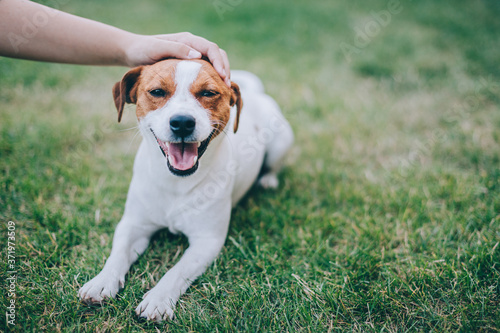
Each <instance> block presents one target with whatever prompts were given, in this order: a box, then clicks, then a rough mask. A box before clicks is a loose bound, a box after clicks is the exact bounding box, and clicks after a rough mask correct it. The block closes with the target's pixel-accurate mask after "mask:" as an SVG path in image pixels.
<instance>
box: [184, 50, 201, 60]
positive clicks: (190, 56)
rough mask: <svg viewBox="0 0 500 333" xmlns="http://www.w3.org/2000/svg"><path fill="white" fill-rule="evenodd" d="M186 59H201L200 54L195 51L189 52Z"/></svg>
mask: <svg viewBox="0 0 500 333" xmlns="http://www.w3.org/2000/svg"><path fill="white" fill-rule="evenodd" d="M187 57H188V59H196V58H201V53H200V52H198V51H195V50H189V53H188V55H187Z"/></svg>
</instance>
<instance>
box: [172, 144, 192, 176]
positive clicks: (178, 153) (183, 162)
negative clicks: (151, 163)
mask: <svg viewBox="0 0 500 333" xmlns="http://www.w3.org/2000/svg"><path fill="white" fill-rule="evenodd" d="M168 153H169V155H170V156H171V159H170V164H171V165H172V166H173V167H174V168H176V169H177V170H188V169H191V168H192V167H193V166H194V165H195V163H196V160H197V157H198V144H197V143H196V142H193V143H185V142H182V143H171V144H170V146H169V148H168Z"/></svg>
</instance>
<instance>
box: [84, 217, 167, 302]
mask: <svg viewBox="0 0 500 333" xmlns="http://www.w3.org/2000/svg"><path fill="white" fill-rule="evenodd" d="M157 229H158V228H157V227H155V226H154V225H152V224H147V223H138V221H137V220H136V219H133V218H130V217H128V216H126V215H125V216H124V217H123V218H122V220H121V221H120V223H118V226H117V227H116V230H115V235H114V237H113V248H112V250H111V255H110V256H109V258H108V260H106V264H105V265H104V268H103V269H102V271H101V272H100V273H99V274H98V275H96V276H95V277H94V278H93V279H92V280H90V281H89V282H87V283H86V284H85V285H84V286H83V287H82V288H81V289H80V291H79V292H78V296H79V297H80V299H81V300H82V301H83V302H85V303H87V304H95V303H99V304H100V303H102V301H103V300H105V299H106V298H114V297H115V296H116V293H117V292H118V291H119V290H120V288H123V284H124V282H125V275H126V274H127V272H128V270H129V268H130V266H131V265H132V263H133V262H134V261H135V260H136V259H137V258H138V257H139V255H140V254H142V253H143V252H144V250H145V249H146V248H147V246H148V244H149V239H150V237H151V235H152V234H153V233H154V232H155V231H156V230H157Z"/></svg>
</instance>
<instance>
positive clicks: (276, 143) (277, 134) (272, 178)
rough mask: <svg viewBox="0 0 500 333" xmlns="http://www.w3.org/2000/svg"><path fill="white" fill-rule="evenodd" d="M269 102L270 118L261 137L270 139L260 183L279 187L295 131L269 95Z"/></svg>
mask: <svg viewBox="0 0 500 333" xmlns="http://www.w3.org/2000/svg"><path fill="white" fill-rule="evenodd" d="M267 104H268V106H269V107H268V108H267V109H266V113H267V114H268V117H269V119H268V122H267V124H266V127H264V128H262V129H260V131H261V133H262V135H260V137H265V138H268V139H266V142H265V145H266V156H265V159H264V164H263V165H262V171H261V175H260V177H259V180H258V184H259V185H260V186H262V187H264V188H277V187H278V184H279V182H278V172H279V171H280V169H281V167H282V165H283V160H284V157H285V155H286V153H287V152H288V150H289V149H290V148H291V147H292V144H293V131H292V128H291V127H290V124H289V123H288V122H287V120H286V119H285V117H283V115H282V114H281V111H280V109H279V107H278V105H277V104H276V102H274V100H273V99H271V98H270V97H269V98H268V101H267ZM264 134H265V135H264Z"/></svg>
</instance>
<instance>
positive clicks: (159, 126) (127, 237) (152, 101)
mask: <svg viewBox="0 0 500 333" xmlns="http://www.w3.org/2000/svg"><path fill="white" fill-rule="evenodd" d="M232 74H233V79H234V80H235V81H236V82H238V83H239V86H238V84H236V83H234V82H233V83H232V84H231V88H229V87H228V86H227V85H226V84H225V83H224V82H223V81H222V79H221V78H220V77H219V75H218V74H217V72H216V71H215V70H214V69H213V67H212V65H211V64H210V63H209V62H207V61H204V60H190V61H182V60H174V59H169V60H164V61H161V62H158V63H156V64H154V65H150V66H142V67H137V68H134V69H131V70H130V71H129V72H127V73H126V74H125V76H124V77H123V79H122V80H121V82H117V83H116V84H115V86H114V87H113V96H114V100H115V105H116V108H117V110H118V121H120V120H121V117H122V113H123V108H124V105H125V103H133V104H136V105H137V108H136V114H137V119H138V123H139V129H140V132H141V134H142V136H143V141H142V143H141V145H140V147H139V150H138V152H137V155H136V157H135V162H134V172H133V177H132V181H131V183H130V188H129V191H128V196H127V201H126V204H125V211H124V214H123V217H122V219H121V221H120V223H118V226H117V227H116V231H115V234H114V237H113V248H112V250H111V255H110V256H109V258H108V259H107V261H106V264H105V265H104V268H103V269H102V271H101V272H100V273H99V274H98V275H97V276H96V277H94V278H93V279H92V280H90V281H89V282H87V283H86V284H85V285H84V286H83V287H82V288H81V289H80V291H79V293H78V294H79V297H80V299H81V300H82V301H83V302H85V303H87V304H93V303H99V304H101V303H102V302H103V300H105V299H107V298H114V297H115V296H116V294H117V292H118V290H119V289H120V288H123V285H124V282H125V275H126V274H127V272H128V270H129V268H130V266H131V265H132V263H133V262H134V261H135V260H136V259H137V258H138V257H139V256H140V255H141V254H142V253H143V252H144V250H146V248H147V246H148V243H149V239H150V237H151V235H152V234H153V233H155V232H156V231H158V230H159V229H162V228H168V229H169V230H170V231H171V232H173V233H182V234H184V235H186V236H187V238H188V240H189V247H188V249H187V250H186V251H185V253H184V255H183V256H182V257H181V259H180V260H179V262H178V263H177V264H175V265H174V266H173V267H172V268H171V269H170V270H169V271H168V272H167V273H166V274H165V275H164V276H163V277H162V278H161V280H160V281H159V282H158V284H157V285H156V286H155V287H154V288H153V289H151V290H150V291H149V292H147V293H146V294H145V295H144V297H143V301H142V302H141V303H140V304H139V306H138V307H137V309H136V313H137V315H139V316H140V317H144V318H147V319H149V320H154V321H161V320H163V319H167V318H173V314H174V308H175V304H176V303H177V300H178V299H179V297H180V296H181V295H182V294H183V293H184V292H185V291H186V290H187V288H188V287H189V286H190V285H191V283H192V282H193V281H194V280H195V279H196V278H197V277H198V276H200V275H201V274H202V273H203V272H204V271H205V269H206V268H207V267H208V265H210V264H211V263H212V262H213V261H214V259H215V258H216V257H217V255H218V254H219V252H220V251H221V249H222V246H223V245H224V242H225V239H226V235H227V232H228V227H229V220H230V216H231V208H232V207H233V206H234V205H235V204H236V203H237V202H238V201H239V200H240V199H241V198H242V197H243V196H244V195H245V193H246V192H247V191H248V190H249V189H250V187H251V186H252V184H254V183H255V182H256V181H257V182H258V183H259V184H260V185H261V186H263V187H265V188H269V187H271V188H275V187H277V186H278V178H277V172H278V171H279V169H280V167H281V164H282V161H283V158H284V156H285V154H286V152H287V151H288V149H289V148H290V147H291V145H292V143H293V133H292V130H291V128H290V125H289V124H288V122H287V121H286V120H285V118H284V117H283V115H282V114H281V112H280V109H279V107H278V105H277V104H276V102H275V101H274V100H273V99H272V98H271V97H269V96H268V95H266V94H264V90H263V86H262V83H261V81H260V80H259V79H258V78H257V77H256V76H255V75H253V74H251V73H249V72H244V71H235V72H233V73H232ZM240 87H241V93H240ZM243 99H244V100H245V107H244V108H243V102H242V100H243ZM233 106H234V107H233ZM240 113H241V116H240Z"/></svg>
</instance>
